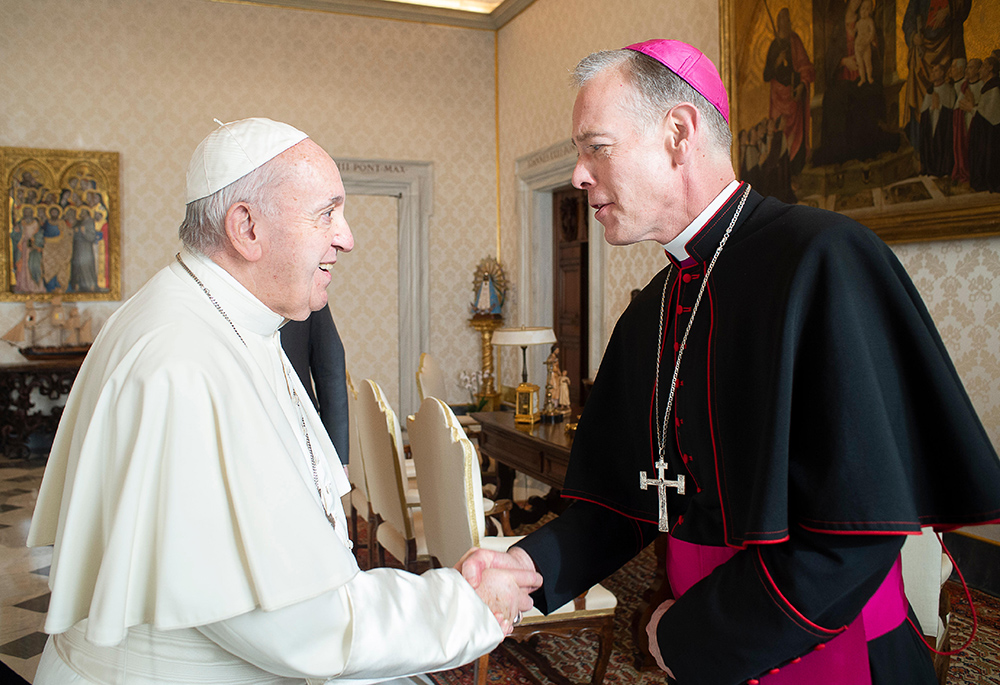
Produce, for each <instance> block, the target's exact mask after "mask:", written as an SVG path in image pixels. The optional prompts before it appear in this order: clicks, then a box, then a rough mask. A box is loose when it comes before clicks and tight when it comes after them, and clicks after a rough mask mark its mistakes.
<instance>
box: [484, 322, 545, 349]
mask: <svg viewBox="0 0 1000 685" xmlns="http://www.w3.org/2000/svg"><path fill="white" fill-rule="evenodd" d="M555 341H556V333H555V331H553V330H552V329H551V328H527V327H525V326H521V327H520V328H500V329H497V330H496V331H494V332H493V344H494V345H519V346H521V347H527V346H528V345H545V344H549V345H551V344H552V343H554V342H555Z"/></svg>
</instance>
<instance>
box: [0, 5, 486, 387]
mask: <svg viewBox="0 0 1000 685" xmlns="http://www.w3.org/2000/svg"><path fill="white" fill-rule="evenodd" d="M0 16H2V17H3V20H2V21H0V64H3V68H2V69H0V92H2V93H4V96H3V97H2V98H0V145H4V146H17V147H35V148H54V149H84V150H114V151H117V152H119V153H120V154H121V198H122V203H121V204H122V207H121V209H122V215H121V227H122V234H123V242H122V251H121V254H122V263H123V274H122V280H123V293H124V296H125V297H126V298H127V297H128V296H130V295H132V294H134V293H135V291H136V290H137V289H138V288H139V287H140V286H141V285H142V284H143V283H144V282H145V281H146V280H147V279H148V278H149V277H150V276H151V275H152V274H153V273H155V272H156V271H157V270H158V269H159V268H161V267H162V266H164V265H166V264H167V263H168V262H169V261H170V260H171V259H172V258H173V255H174V253H175V252H176V251H177V249H178V247H179V241H178V240H177V225H178V224H179V223H180V221H181V219H182V218H183V216H184V176H185V173H186V170H187V163H188V160H189V158H190V155H191V153H192V151H193V150H194V148H195V146H196V145H197V144H198V142H199V141H200V140H201V139H202V138H203V137H204V136H205V135H207V134H208V133H209V132H211V131H212V130H213V129H214V128H215V124H214V123H213V122H212V119H213V118H218V119H220V120H222V121H231V120H234V119H240V118H243V117H247V116H265V117H270V118H273V119H277V120H281V121H286V122H288V123H290V124H292V125H294V126H296V127H298V128H300V129H302V130H303V131H305V132H306V133H308V134H309V135H310V136H311V137H312V138H313V139H314V140H316V142H317V143H319V144H320V145H322V146H323V147H324V148H325V149H326V150H327V151H328V152H330V153H331V155H333V157H334V158H335V159H336V158H337V157H338V156H342V157H354V158H369V159H372V158H374V159H408V160H415V161H429V162H433V163H434V174H435V178H434V185H435V188H434V199H435V205H434V213H433V216H432V218H431V239H430V250H429V252H430V264H431V274H430V288H431V297H430V299H431V303H432V305H431V324H430V333H431V334H430V347H431V349H430V351H431V352H432V353H434V354H435V355H437V356H438V357H439V358H440V359H442V360H448V365H447V370H448V371H449V372H451V371H453V372H454V373H449V375H450V376H457V373H458V371H460V370H462V369H474V368H477V367H478V365H479V340H478V337H477V334H476V333H475V331H473V330H472V329H471V328H469V326H468V325H467V323H466V320H467V319H468V316H469V315H468V306H469V303H470V302H471V301H472V275H473V272H474V270H475V267H476V264H477V263H478V262H479V260H480V259H482V258H483V257H485V256H487V255H488V254H491V253H492V252H494V251H495V248H494V247H493V245H494V244H495V228H496V180H495V179H496V171H495V162H494V159H495V156H494V150H495V134H494V132H495V124H494V87H493V83H494V33H493V32H492V31H482V30H472V29H459V28H453V27H445V26H436V25H428V24H419V23H414V22H403V21H393V20H384V19H371V18H364V17H354V16H348V15H339V14H331V13H323V12H311V11H302V10H289V9H281V8H272V7H260V6H250V5H240V4H230V3H216V2H209V1H208V0H171V1H170V2H162V1H157V0H32V2H21V1H20V0H0ZM350 209H351V198H350V197H349V198H348V200H347V211H348V212H350ZM366 228H367V227H366V226H365V225H364V222H363V221H360V222H355V223H353V224H352V229H353V230H354V232H355V236H356V239H357V244H358V247H357V248H356V249H357V250H359V251H360V250H366V249H371V250H378V249H382V247H384V246H380V242H383V241H384V240H385V239H384V238H379V239H378V240H369V239H367V238H368V236H367V235H366ZM373 235H374V234H373ZM337 269H338V270H343V271H345V272H346V271H347V270H348V269H350V265H349V260H345V261H344V263H343V264H340V265H338V266H337ZM343 275H345V276H346V275H347V274H346V273H345V274H343ZM119 304H120V303H90V304H85V305H83V306H81V309H82V310H83V313H84V316H88V315H89V316H93V317H94V319H95V322H96V323H98V324H99V323H103V321H104V320H105V319H106V318H107V316H108V315H109V314H110V312H111V311H113V310H114V309H115V308H116V307H117V306H118V305H119ZM334 305H335V311H336V313H337V323H338V325H339V326H340V328H341V330H343V331H345V333H347V332H348V331H349V330H350V327H351V322H352V320H354V321H357V322H359V328H361V329H365V328H367V327H368V319H369V318H371V317H379V316H380V312H379V310H378V305H377V303H376V302H373V301H371V300H368V299H366V298H351V299H348V298H344V301H338V302H335V303H334ZM22 312H23V306H22V305H21V304H20V303H17V304H13V303H0V331H6V330H7V329H8V328H10V327H11V326H13V325H14V323H15V322H16V321H17V320H18V319H19V318H20V316H21V315H22ZM348 335H349V333H348ZM366 344H368V345H371V346H374V347H378V346H380V345H382V344H383V341H382V340H381V338H379V337H373V338H370V339H368V340H366ZM393 344H394V343H393ZM381 356H382V357H383V358H384V357H385V355H381ZM20 361H23V359H22V358H21V357H20V355H18V354H17V353H16V351H14V350H13V349H12V348H10V347H8V346H7V345H3V346H2V347H0V363H14V362H20ZM373 373H378V374H381V373H383V372H382V371H381V370H379V369H375V370H374V371H373ZM384 374H385V377H386V378H389V377H390V376H391V377H392V378H396V375H395V374H396V372H395V370H394V369H387V370H385V371H384ZM449 380H453V379H451V378H449ZM380 382H381V381H380ZM455 393H456V395H457V393H458V389H457V384H456V385H455Z"/></svg>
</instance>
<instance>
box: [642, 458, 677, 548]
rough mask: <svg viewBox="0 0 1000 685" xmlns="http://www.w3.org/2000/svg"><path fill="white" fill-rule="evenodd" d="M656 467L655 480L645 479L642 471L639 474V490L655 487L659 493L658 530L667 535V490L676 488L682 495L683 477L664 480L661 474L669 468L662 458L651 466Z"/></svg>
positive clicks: (668, 529)
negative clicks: (656, 476)
mask: <svg viewBox="0 0 1000 685" xmlns="http://www.w3.org/2000/svg"><path fill="white" fill-rule="evenodd" d="M653 466H655V467H656V473H657V475H658V476H659V477H658V478H656V479H650V478H647V477H646V472H645V471H643V472H642V473H640V474H639V488H640V489H642V490H645V489H646V486H649V485H655V486H656V489H657V490H658V491H659V492H658V493H657V494H658V498H659V502H660V522H659V523H660V525H659V530H660V532H661V533H667V532H669V531H670V526H669V525H668V521H667V488H676V489H677V494H678V495H683V494H684V476H683V474H682V475H679V476H677V480H666V479H665V478H664V475H663V472H664V471H666V470H667V469H668V468H669V466H667V463H666V462H665V461H663V457H660V459H659V460H658V461H657V462H656V463H655V464H653Z"/></svg>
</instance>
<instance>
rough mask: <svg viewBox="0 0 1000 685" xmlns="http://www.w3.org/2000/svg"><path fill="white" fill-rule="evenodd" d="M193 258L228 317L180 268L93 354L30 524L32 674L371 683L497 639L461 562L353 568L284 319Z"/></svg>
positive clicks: (340, 489)
mask: <svg viewBox="0 0 1000 685" xmlns="http://www.w3.org/2000/svg"><path fill="white" fill-rule="evenodd" d="M182 259H183V260H184V263H185V264H186V265H187V266H188V267H189V268H190V269H191V271H192V272H193V273H194V274H195V275H196V276H197V277H198V279H200V281H201V282H202V283H203V284H204V286H205V287H206V288H207V289H208V291H209V292H210V293H211V296H212V298H214V299H215V301H216V302H217V303H218V306H219V307H221V310H222V312H225V314H226V315H227V316H228V319H229V320H231V323H230V322H229V321H227V319H226V318H225V317H224V315H223V314H222V312H220V310H219V309H218V308H217V307H216V306H215V305H214V304H213V302H212V301H211V300H210V299H209V296H208V295H207V294H206V292H205V291H204V290H203V289H202V287H200V286H199V285H198V284H197V283H196V282H195V280H194V279H193V278H192V276H191V275H190V274H188V273H187V272H186V271H185V270H184V268H183V267H182V266H181V264H179V263H173V264H171V265H170V266H169V267H167V268H165V269H163V270H162V271H160V272H159V273H158V274H156V275H155V276H154V277H153V278H152V279H151V280H150V281H149V283H147V284H146V285H145V286H144V287H143V288H142V289H141V290H140V291H139V292H138V293H137V294H136V295H135V296H134V297H133V298H131V299H130V300H129V301H128V302H126V303H125V304H124V305H123V306H122V307H121V308H120V309H119V310H118V311H117V312H115V314H114V315H113V316H112V317H111V318H110V319H109V320H108V322H107V324H106V325H105V326H104V328H103V330H102V331H101V334H100V336H98V339H97V341H96V343H95V344H94V346H93V348H92V349H91V351H90V353H89V354H88V355H87V359H86V361H85V362H84V364H83V366H82V368H81V370H80V374H79V376H78V377H77V380H76V383H75V385H74V387H73V391H72V392H71V393H70V397H69V400H68V401H67V404H66V408H65V412H64V414H63V418H62V421H61V423H60V426H59V431H58V433H57V435H56V439H55V443H54V444H53V447H52V452H51V455H50V457H49V462H48V467H47V468H46V471H45V478H44V480H43V482H42V487H41V491H40V493H39V498H38V504H37V507H36V509H35V514H34V518H33V520H32V522H31V531H30V533H29V536H28V544H29V545H31V546H37V545H47V544H53V543H54V545H55V547H54V552H53V558H52V568H51V571H50V579H49V583H50V586H51V589H52V596H51V601H50V603H49V613H48V617H47V619H46V623H45V630H46V632H48V633H50V634H51V635H52V636H51V637H50V638H49V641H48V644H47V645H46V650H45V653H44V654H43V656H42V661H41V663H40V665H39V670H38V676H37V679H36V681H35V682H36V683H41V684H43V685H44V684H45V683H70V682H72V683H121V682H127V683H129V684H132V683H166V682H169V683H193V682H199V683H206V682H211V683H286V682H301V681H302V680H303V679H315V680H317V681H322V680H325V679H329V678H332V679H344V680H350V681H353V682H358V681H367V680H378V679H385V678H391V677H396V676H405V675H410V674H415V673H421V672H426V671H431V670H436V669H443V668H450V667H454V666H458V665H460V664H463V663H467V662H469V661H471V660H473V659H474V658H476V657H477V656H479V655H480V654H483V653H485V652H488V651H490V650H491V649H493V648H494V647H495V646H496V645H497V644H499V642H500V641H501V640H502V639H503V634H502V631H501V630H500V627H499V625H498V624H497V621H496V619H494V617H493V615H492V613H491V612H490V610H489V608H488V607H487V606H486V604H484V603H483V602H482V601H481V600H480V599H479V597H478V596H477V595H476V593H475V592H474V591H473V589H472V588H471V586H469V584H468V583H467V582H466V581H465V580H464V579H463V578H462V576H461V575H460V574H459V573H457V572H456V571H454V570H452V569H438V570H433V571H428V572H426V573H424V574H423V575H420V576H417V575H412V574H409V573H405V572H403V571H398V570H394V569H376V570H373V571H368V572H360V571H359V569H358V566H357V563H356V562H355V559H354V556H353V554H352V552H351V550H350V542H349V540H348V538H347V534H346V531H347V522H346V519H345V517H344V512H343V509H342V507H341V505H340V495H342V494H344V493H346V492H347V490H348V489H349V484H348V482H347V479H346V477H345V476H344V473H343V469H342V468H341V467H340V465H339V462H338V461H337V459H336V452H335V451H334V447H333V444H332V443H331V442H330V439H329V436H328V435H327V433H326V431H325V430H324V428H323V424H322V422H321V421H320V418H319V416H318V415H317V414H316V412H315V410H314V409H313V407H312V404H311V403H310V402H308V401H307V402H301V403H299V406H297V405H296V402H295V401H294V400H293V393H292V391H295V392H296V393H297V394H298V396H299V397H305V396H306V395H305V391H304V388H303V387H302V385H301V383H300V381H299V379H298V377H297V375H296V374H295V373H294V371H292V369H291V364H290V363H288V361H287V360H286V359H285V356H284V353H283V352H282V350H281V345H280V341H279V335H278V329H279V327H280V326H281V324H282V322H283V318H282V317H281V316H280V315H278V314H275V313H274V312H272V311H271V310H270V309H268V308H267V307H266V306H264V305H263V304H262V303H261V302H260V301H259V300H257V299H256V298H255V297H254V296H253V295H251V294H250V292H249V291H247V290H246V289H245V288H244V287H243V286H241V285H240V284H239V283H238V282H237V281H236V280H235V279H234V278H232V277H231V276H230V275H229V274H228V273H227V272H226V271H225V270H223V269H222V268H221V267H219V266H218V265H216V264H215V263H214V262H212V261H211V260H209V259H207V258H205V257H203V256H200V255H197V254H195V253H193V252H190V251H188V250H185V251H184V252H182ZM299 407H301V408H299ZM303 418H304V425H305V427H306V430H307V432H308V440H309V441H310V444H311V446H312V449H313V451H314V453H315V461H316V476H317V480H318V484H319V488H317V483H316V482H314V473H313V466H312V464H311V463H310V456H309V449H308V447H307V442H306V435H305V433H304V431H303ZM321 490H322V491H323V492H324V496H325V498H326V499H327V506H328V508H329V509H330V511H332V512H333V513H334V518H335V519H336V525H335V526H332V525H331V524H330V522H329V521H328V520H327V517H326V514H325V513H324V509H323V507H322V504H321V500H320V497H321V495H320V491H321Z"/></svg>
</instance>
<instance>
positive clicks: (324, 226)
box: [254, 139, 354, 321]
mask: <svg viewBox="0 0 1000 685" xmlns="http://www.w3.org/2000/svg"><path fill="white" fill-rule="evenodd" d="M280 157H281V159H282V161H283V162H284V163H285V164H286V165H287V167H286V170H285V174H284V177H283V180H282V181H281V183H280V184H279V185H278V188H277V190H276V191H275V198H274V201H273V207H272V213H271V215H267V214H264V215H263V216H261V217H260V218H259V219H258V221H257V226H256V230H258V231H260V236H261V239H262V241H263V242H262V254H261V259H260V260H259V261H258V262H257V263H256V264H255V270H254V271H255V276H254V279H255V285H256V292H255V294H256V295H257V296H258V297H259V298H260V300H261V301H262V302H263V303H264V304H266V305H267V306H268V307H269V308H270V309H271V310H272V311H274V312H276V313H278V314H281V315H282V316H285V317H287V318H289V319H295V320H297V321H303V320H305V319H306V318H308V316H309V314H310V312H314V311H316V310H318V309H322V308H323V306H324V305H326V302H327V293H326V287H327V286H328V285H329V284H330V278H331V276H330V269H331V268H333V265H334V264H335V263H336V262H337V252H338V251H342V252H350V251H351V249H352V248H353V247H354V236H352V235H351V229H350V227H349V226H348V225H347V220H346V219H345V218H344V199H345V198H344V183H343V181H342V180H341V178H340V171H339V170H338V169H337V165H336V164H335V163H334V161H333V160H332V159H330V156H329V155H328V154H326V152H325V151H324V150H323V148H321V147H320V146H319V145H317V144H316V143H314V142H313V141H311V140H308V139H306V140H304V141H302V142H301V143H299V144H298V145H295V146H293V147H292V148H290V149H288V150H286V151H285V152H283V153H282V154H281V155H280Z"/></svg>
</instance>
